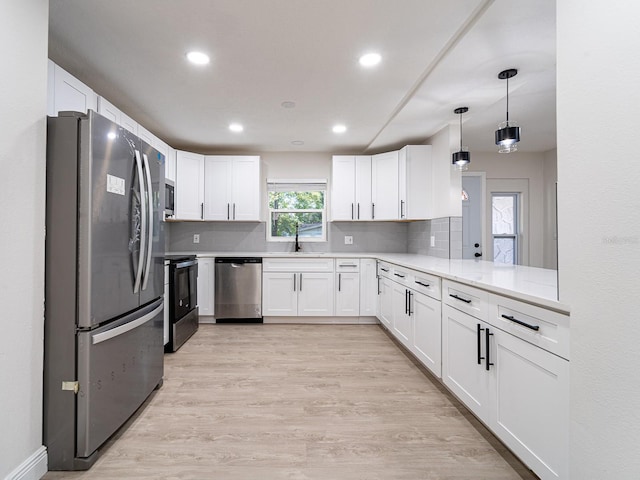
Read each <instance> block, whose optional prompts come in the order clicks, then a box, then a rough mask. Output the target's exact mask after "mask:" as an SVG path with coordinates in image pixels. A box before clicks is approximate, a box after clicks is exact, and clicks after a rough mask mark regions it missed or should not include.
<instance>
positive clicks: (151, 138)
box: [138, 125, 157, 148]
mask: <svg viewBox="0 0 640 480" xmlns="http://www.w3.org/2000/svg"><path fill="white" fill-rule="evenodd" d="M138 138H140V140H144V141H145V142H147V143H148V144H149V145H151V146H152V147H154V148H155V146H156V141H157V138H156V136H155V135H154V134H153V133H151V132H150V131H149V130H147V129H146V128H144V127H143V126H142V125H138Z"/></svg>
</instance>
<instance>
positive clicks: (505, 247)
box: [493, 237, 516, 265]
mask: <svg viewBox="0 0 640 480" xmlns="http://www.w3.org/2000/svg"><path fill="white" fill-rule="evenodd" d="M515 245H516V239H515V237H494V238H493V261H494V262H496V263H508V264H510V265H514V264H515Z"/></svg>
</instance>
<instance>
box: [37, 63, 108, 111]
mask: <svg viewBox="0 0 640 480" xmlns="http://www.w3.org/2000/svg"><path fill="white" fill-rule="evenodd" d="M48 68H49V72H48V83H49V84H48V102H47V110H48V112H47V113H48V114H49V115H50V116H55V115H58V112H63V111H74V112H83V113H87V110H94V111H97V110H98V95H96V93H95V92H94V91H93V90H92V89H91V88H89V87H88V86H87V85H85V84H84V83H82V82H81V81H80V80H78V79H77V78H75V77H74V76H73V75H71V74H70V73H69V72H67V71H66V70H63V69H62V68H60V67H59V66H58V65H56V64H55V63H53V62H52V61H51V60H49V65H48Z"/></svg>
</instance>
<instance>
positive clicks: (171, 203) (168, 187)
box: [164, 179, 176, 217]
mask: <svg viewBox="0 0 640 480" xmlns="http://www.w3.org/2000/svg"><path fill="white" fill-rule="evenodd" d="M175 193H176V187H175V184H174V183H173V181H171V180H166V179H165V181H164V215H165V217H172V216H173V215H174V214H175V206H176V204H175V202H176V200H175V198H176V197H175Z"/></svg>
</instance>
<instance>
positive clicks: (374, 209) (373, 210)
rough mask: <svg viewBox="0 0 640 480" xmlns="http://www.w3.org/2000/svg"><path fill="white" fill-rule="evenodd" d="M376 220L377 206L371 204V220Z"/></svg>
mask: <svg viewBox="0 0 640 480" xmlns="http://www.w3.org/2000/svg"><path fill="white" fill-rule="evenodd" d="M374 218H376V204H375V203H372V204H371V220H373V219H374Z"/></svg>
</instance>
